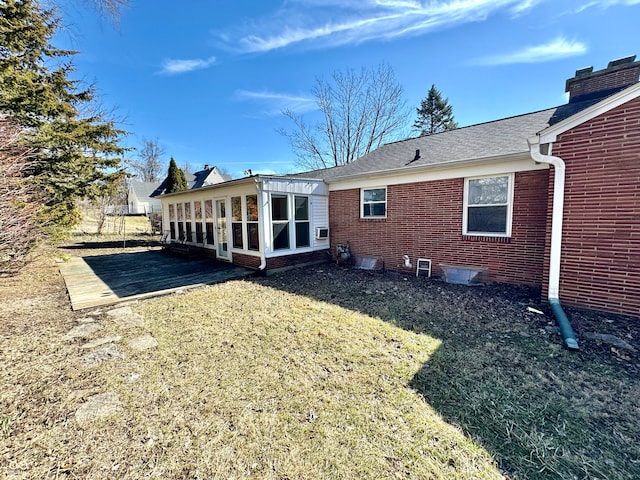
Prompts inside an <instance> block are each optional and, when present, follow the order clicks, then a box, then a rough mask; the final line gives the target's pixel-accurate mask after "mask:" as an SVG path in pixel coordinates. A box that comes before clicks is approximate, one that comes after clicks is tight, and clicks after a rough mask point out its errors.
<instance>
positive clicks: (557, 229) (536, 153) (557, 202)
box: [527, 136, 580, 350]
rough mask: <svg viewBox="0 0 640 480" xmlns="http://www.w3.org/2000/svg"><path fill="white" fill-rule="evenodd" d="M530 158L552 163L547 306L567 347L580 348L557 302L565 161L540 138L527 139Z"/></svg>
mask: <svg viewBox="0 0 640 480" xmlns="http://www.w3.org/2000/svg"><path fill="white" fill-rule="evenodd" d="M527 141H528V142H529V152H530V154H531V158H532V159H533V160H534V161H536V162H539V163H546V164H549V165H553V168H554V176H553V207H552V208H553V210H552V214H551V248H550V251H549V293H548V299H549V305H550V306H551V311H552V312H553V315H554V317H555V318H556V323H557V324H558V327H560V334H561V335H562V339H563V340H564V344H565V345H566V347H567V348H569V349H570V350H579V348H580V347H578V340H577V339H576V334H575V332H574V331H573V328H572V327H571V323H569V319H568V318H567V315H566V314H565V313H564V310H563V309H562V305H560V253H561V249H562V217H563V215H564V183H565V164H564V160H562V158H560V157H554V156H552V155H545V154H543V153H542V152H541V151H540V137H538V136H535V137H532V138H530V139H528V140H527Z"/></svg>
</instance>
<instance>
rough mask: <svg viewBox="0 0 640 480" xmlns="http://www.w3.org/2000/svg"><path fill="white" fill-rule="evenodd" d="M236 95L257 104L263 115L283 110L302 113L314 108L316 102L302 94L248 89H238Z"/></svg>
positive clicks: (278, 112) (277, 113)
mask: <svg viewBox="0 0 640 480" xmlns="http://www.w3.org/2000/svg"><path fill="white" fill-rule="evenodd" d="M236 97H237V98H238V99H239V100H243V101H250V102H253V103H255V104H257V105H259V108H260V113H261V114H263V115H279V114H280V113H281V112H282V111H283V110H291V111H292V112H295V113H304V112H310V111H311V110H315V109H316V108H317V107H316V103H315V100H314V99H313V98H311V97H305V96H303V95H290V94H286V93H276V92H268V91H261V92H252V91H248V90H238V91H237V92H236Z"/></svg>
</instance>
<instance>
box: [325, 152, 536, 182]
mask: <svg viewBox="0 0 640 480" xmlns="http://www.w3.org/2000/svg"><path fill="white" fill-rule="evenodd" d="M512 160H531V156H530V155H529V151H528V150H526V151H522V152H514V153H510V154H507V155H495V156H489V157H480V158H467V159H463V160H453V161H450V162H439V163H432V164H428V165H413V166H403V167H399V168H393V169H388V170H375V171H372V172H364V173H357V174H353V175H346V176H342V177H336V178H333V179H329V180H325V182H326V183H328V184H331V183H338V182H341V181H347V180H356V179H358V178H372V177H384V176H389V175H396V174H412V173H414V172H415V173H419V172H423V171H429V170H446V169H448V168H457V167H463V166H467V165H474V164H478V163H495V162H507V161H512Z"/></svg>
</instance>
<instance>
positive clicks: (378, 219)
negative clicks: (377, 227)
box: [358, 217, 387, 223]
mask: <svg viewBox="0 0 640 480" xmlns="http://www.w3.org/2000/svg"><path fill="white" fill-rule="evenodd" d="M358 221H359V222H367V223H369V222H373V223H385V222H386V221H387V217H365V218H362V217H360V218H359V219H358Z"/></svg>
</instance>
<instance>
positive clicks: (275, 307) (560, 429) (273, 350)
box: [0, 259, 640, 480]
mask: <svg viewBox="0 0 640 480" xmlns="http://www.w3.org/2000/svg"><path fill="white" fill-rule="evenodd" d="M0 288H1V290H0V292H1V293H0V294H1V295H3V297H4V298H2V306H0V320H1V323H0V332H1V336H0V342H1V343H0V350H1V351H2V355H1V356H0V379H1V381H2V385H4V386H5V387H4V388H3V389H2V391H0V476H1V477H3V478H82V479H85V478H95V479H99V478H100V479H101V478H131V479H137V478H156V477H158V478H185V479H187V478H203V479H216V478H219V479H250V478H255V479H291V480H293V479H365V478H367V479H369V478H371V479H379V478H424V479H470V478H473V479H493V478H496V479H497V478H512V479H516V478H518V479H525V478H526V479H548V478H558V479H573V478H575V479H583V478H584V479H587V478H588V479H596V478H600V479H633V478H640V444H639V443H638V441H637V439H638V438H640V422H638V418H640V417H639V413H640V380H639V378H638V368H637V367H638V358H637V354H636V353H637V352H635V351H628V352H621V351H620V350H619V349H616V350H615V351H613V350H611V349H609V347H606V346H603V345H602V344H600V343H597V342H593V343H592V344H589V342H588V341H584V342H583V344H584V347H585V348H584V349H583V351H581V352H568V351H566V350H564V349H562V347H561V344H560V340H559V338H557V337H555V336H553V335H550V334H549V333H547V331H546V330H545V327H546V326H547V325H548V323H549V322H550V317H548V316H545V315H539V314H535V313H531V312H529V311H528V310H527V306H528V305H534V306H537V307H538V308H540V306H539V305H537V304H536V302H537V298H536V297H535V296H532V295H531V292H529V291H526V290H522V289H511V288H509V289H506V288H503V287H501V286H495V287H487V288H482V289H480V288H464V287H458V286H452V285H446V284H443V283H441V282H438V281H429V280H415V279H414V278H411V277H407V278H406V279H403V277H401V276H395V275H390V274H378V273H367V272H361V271H350V270H345V269H341V268H337V267H335V266H332V265H327V266H322V267H311V268H307V269H303V270H299V271H294V272H288V273H284V274H281V275H276V276H272V277H266V278H255V279H248V280H242V281H232V282H228V283H225V284H220V285H215V286H210V287H206V288H202V289H197V290H193V291H188V292H186V293H183V294H177V295H171V296H167V297H162V298H157V299H151V300H145V301H142V302H140V303H137V304H135V305H133V306H132V308H133V310H134V312H136V313H138V314H140V315H142V316H143V317H144V327H142V328H135V329H124V328H121V327H118V325H117V324H115V323H114V322H112V321H109V320H108V319H107V316H106V315H105V313H104V311H102V312H95V311H90V312H71V311H70V308H69V304H68V301H67V299H66V296H65V292H64V287H63V284H61V281H60V278H59V275H58V274H57V271H56V268H55V266H54V265H53V264H52V261H51V260H48V259H42V260H41V261H40V262H38V264H37V265H34V266H32V267H30V268H29V269H27V271H25V272H23V273H22V274H21V275H20V276H19V277H16V278H13V279H0ZM9 293H10V294H11V298H8V297H6V295H8V294H9ZM87 313H91V314H93V315H94V316H95V317H96V318H97V319H98V322H99V323H100V324H101V325H102V326H103V330H101V331H99V332H97V333H96V334H95V336H94V338H97V337H100V336H106V335H120V336H122V337H123V339H122V340H121V341H120V342H119V346H120V348H121V350H122V352H123V353H124V354H125V358H124V359H122V360H116V361H110V362H104V363H101V364H99V365H96V366H93V367H86V366H83V365H82V364H81V362H80V361H79V358H80V354H81V353H82V351H81V349H80V346H81V345H82V344H83V343H84V342H85V341H86V340H72V341H70V340H65V339H64V338H63V335H64V333H65V332H67V331H69V330H70V329H71V328H72V327H74V326H75V325H77V324H78V323H77V320H78V319H79V318H81V317H83V316H86V315H87ZM572 317H574V318H577V319H578V320H580V321H582V322H583V323H580V322H576V323H574V327H575V328H576V330H577V331H578V334H579V335H580V333H581V331H582V330H581V329H583V328H584V329H587V328H588V329H591V330H592V329H593V328H595V327H594V326H597V328H599V329H602V331H603V332H604V333H616V334H619V335H621V333H620V332H621V331H622V330H620V329H622V328H623V327H624V328H627V330H625V332H626V340H627V341H629V342H630V343H632V344H633V345H635V346H636V347H638V337H637V336H634V335H637V332H638V330H640V328H638V327H637V326H636V327H633V325H637V321H636V323H634V322H633V321H631V320H630V319H628V318H623V317H616V316H596V317H590V316H589V315H587V314H586V313H585V314H581V313H580V312H573V315H572ZM594 318H595V320H594ZM605 319H606V321H605ZM600 321H601V322H600ZM598 322H600V323H598ZM629 325H631V326H632V327H629ZM629 328H631V329H629ZM143 333H150V334H151V335H153V337H155V339H156V340H157V341H158V346H157V348H153V349H149V350H145V351H142V352H136V351H134V350H131V349H130V348H129V347H128V346H127V345H128V344H127V341H128V339H130V338H132V337H135V336H139V335H141V334H143ZM612 352H613V353H612ZM614 353H615V354H614ZM107 391H109V392H115V393H116V394H117V395H118V396H119V398H120V400H121V407H120V409H119V411H118V412H117V413H116V414H114V415H112V416H111V417H110V418H108V419H106V420H101V421H95V422H92V423H89V424H86V425H79V424H78V423H77V422H76V420H75V412H76V410H77V409H78V407H79V406H80V405H81V404H82V403H83V402H84V401H85V400H86V399H87V398H88V397H90V396H91V395H94V394H96V393H104V392H107Z"/></svg>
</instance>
